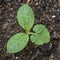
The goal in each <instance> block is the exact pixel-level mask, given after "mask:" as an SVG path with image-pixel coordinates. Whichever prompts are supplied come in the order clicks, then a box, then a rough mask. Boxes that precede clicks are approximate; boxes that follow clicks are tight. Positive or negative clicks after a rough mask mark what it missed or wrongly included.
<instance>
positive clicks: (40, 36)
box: [30, 24, 50, 45]
mask: <svg viewBox="0 0 60 60" xmlns="http://www.w3.org/2000/svg"><path fill="white" fill-rule="evenodd" d="M33 31H34V32H36V34H33V35H32V36H31V38H30V39H31V41H32V42H33V43H35V44H37V45H42V44H44V43H47V42H49V41H50V34H49V32H48V30H47V29H46V27H45V26H44V25H41V24H38V25H35V26H34V28H33Z"/></svg>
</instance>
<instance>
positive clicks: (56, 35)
mask: <svg viewBox="0 0 60 60" xmlns="http://www.w3.org/2000/svg"><path fill="white" fill-rule="evenodd" d="M24 3H26V0H0V60H60V0H31V1H30V3H29V5H30V6H31V7H32V9H33V10H34V14H35V23H34V25H35V24H43V25H45V26H46V28H47V29H48V31H49V33H50V36H51V39H50V42H49V43H46V44H43V45H41V46H36V45H35V44H33V43H32V42H31V41H29V43H28V44H27V46H26V47H25V49H23V50H22V51H21V52H18V53H16V54H9V53H7V50H6V44H7V41H8V39H9V38H10V37H12V36H13V35H14V34H16V33H18V32H24V29H23V28H22V27H21V26H19V24H18V22H17V19H16V13H17V10H18V8H19V7H20V6H21V5H23V4H24Z"/></svg>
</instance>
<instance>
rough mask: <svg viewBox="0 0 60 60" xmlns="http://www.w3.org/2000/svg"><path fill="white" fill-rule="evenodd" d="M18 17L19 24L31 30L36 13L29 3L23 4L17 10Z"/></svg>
mask: <svg viewBox="0 0 60 60" xmlns="http://www.w3.org/2000/svg"><path fill="white" fill-rule="evenodd" d="M17 19H18V23H19V25H20V26H22V27H23V28H24V29H25V30H26V31H27V32H29V31H30V29H31V27H32V26H33V24H34V13H33V10H32V8H31V7H30V6H29V5H27V4H24V5H23V6H21V7H20V8H19V9H18V12H17Z"/></svg>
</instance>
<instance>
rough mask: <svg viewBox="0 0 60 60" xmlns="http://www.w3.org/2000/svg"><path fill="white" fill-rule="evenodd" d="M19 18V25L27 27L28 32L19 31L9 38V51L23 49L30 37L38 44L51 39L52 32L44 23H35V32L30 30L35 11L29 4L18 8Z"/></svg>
mask: <svg viewBox="0 0 60 60" xmlns="http://www.w3.org/2000/svg"><path fill="white" fill-rule="evenodd" d="M17 20H18V23H19V25H20V26H21V27H22V28H23V29H25V31H26V32H23V33H17V34H15V35H14V36H12V37H11V38H10V39H9V40H8V42H7V51H8V52H9V53H17V52H19V51H21V50H23V49H24V48H25V47H26V45H27V43H28V41H29V39H30V40H31V41H32V42H33V43H35V44H36V45H42V44H44V43H48V42H49V41H50V34H49V32H48V30H47V29H46V27H45V26H44V25H42V24H37V25H35V26H34V27H33V31H34V32H30V30H31V28H32V26H33V24H34V13H33V10H32V8H31V7H30V6H29V5H27V4H24V5H22V6H21V7H20V8H19V9H18V12H17ZM30 34H31V36H30ZM29 36H30V38H29Z"/></svg>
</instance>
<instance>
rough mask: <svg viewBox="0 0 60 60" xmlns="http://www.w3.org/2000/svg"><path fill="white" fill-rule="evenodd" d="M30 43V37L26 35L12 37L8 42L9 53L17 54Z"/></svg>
mask: <svg viewBox="0 0 60 60" xmlns="http://www.w3.org/2000/svg"><path fill="white" fill-rule="evenodd" d="M28 41H29V36H28V35H26V34H25V33H18V34H16V35H14V36H13V37H11V38H10V39H9V41H8V42H7V51H8V52H9V53H17V52H19V51H21V50H23V49H24V48H25V46H26V45H27V43H28Z"/></svg>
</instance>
